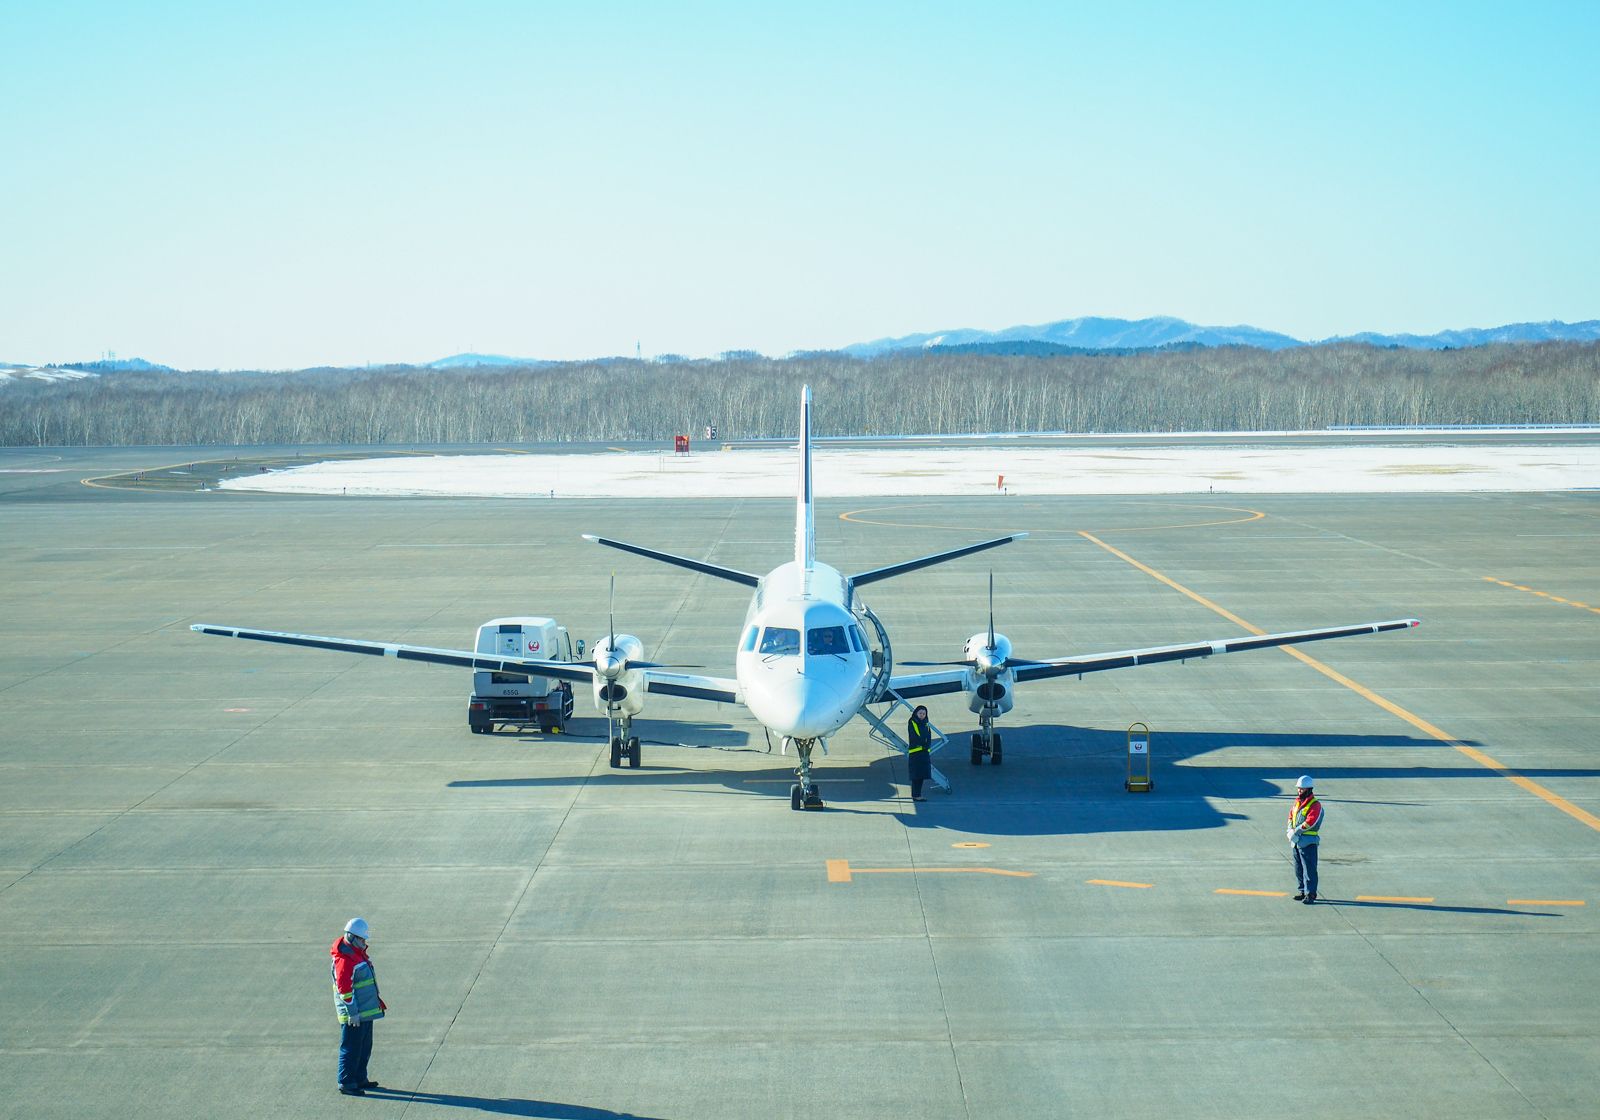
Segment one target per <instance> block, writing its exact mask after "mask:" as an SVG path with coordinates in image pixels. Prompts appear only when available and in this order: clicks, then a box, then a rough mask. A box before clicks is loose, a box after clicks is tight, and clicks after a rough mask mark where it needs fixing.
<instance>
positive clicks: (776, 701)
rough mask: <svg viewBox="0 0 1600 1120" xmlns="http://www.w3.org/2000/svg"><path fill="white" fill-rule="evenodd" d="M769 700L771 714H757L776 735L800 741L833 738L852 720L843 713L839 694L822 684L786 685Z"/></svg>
mask: <svg viewBox="0 0 1600 1120" xmlns="http://www.w3.org/2000/svg"><path fill="white" fill-rule="evenodd" d="M769 700H770V710H769V711H768V712H766V713H765V714H764V715H763V713H760V712H758V713H756V714H757V715H758V716H763V719H764V721H765V722H766V723H767V724H768V726H770V727H771V728H772V729H773V730H774V731H778V732H781V733H782V734H784V735H788V736H790V737H792V738H796V739H814V738H816V737H817V736H819V735H831V734H832V733H833V732H835V731H837V730H838V729H839V728H840V727H841V726H843V724H844V721H845V720H846V719H848V718H849V714H848V713H845V712H843V711H842V709H843V708H844V706H845V705H844V701H843V698H841V697H840V695H839V693H838V690H837V689H833V688H829V687H827V686H826V685H824V684H822V683H821V682H818V681H811V680H805V679H804V678H799V679H796V680H792V681H785V682H784V683H783V684H781V685H779V686H778V687H776V688H774V689H773V690H772V692H771V693H770V695H769Z"/></svg>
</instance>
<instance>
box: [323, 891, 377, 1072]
mask: <svg viewBox="0 0 1600 1120" xmlns="http://www.w3.org/2000/svg"><path fill="white" fill-rule="evenodd" d="M329 953H330V954H331V955H332V956H333V1009H334V1012H335V1014H337V1015H338V1016H339V1092H341V1093H344V1094H345V1095H346V1096H351V1097H360V1096H365V1095H366V1091H367V1090H368V1089H376V1088H378V1087H379V1086H378V1083H377V1082H376V1081H370V1080H368V1079H367V1060H368V1059H369V1058H371V1057H372V1024H373V1022H374V1021H375V1020H377V1019H381V1018H383V1013H384V1012H385V1011H387V1010H388V1009H389V1008H388V1005H386V1004H385V1003H384V1002H383V999H382V998H381V997H380V996H379V995H378V977H377V974H376V973H375V972H373V970H372V961H371V960H370V959H369V958H368V957H367V923H366V922H365V921H364V920H362V919H361V918H351V919H350V920H349V921H348V922H346V923H345V927H344V936H343V937H341V938H339V940H337V941H335V942H334V943H333V948H332V949H330V950H329Z"/></svg>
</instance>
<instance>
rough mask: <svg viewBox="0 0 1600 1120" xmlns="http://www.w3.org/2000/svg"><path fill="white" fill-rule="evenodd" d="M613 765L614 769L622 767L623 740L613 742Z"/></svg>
mask: <svg viewBox="0 0 1600 1120" xmlns="http://www.w3.org/2000/svg"><path fill="white" fill-rule="evenodd" d="M611 765H612V767H613V768H615V767H619V766H621V765H622V740H621V739H612V740H611Z"/></svg>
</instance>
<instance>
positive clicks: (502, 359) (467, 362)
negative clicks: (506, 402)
mask: <svg viewBox="0 0 1600 1120" xmlns="http://www.w3.org/2000/svg"><path fill="white" fill-rule="evenodd" d="M554 364H555V363H554V362H541V361H539V360H538V359H537V358H510V357H507V356H506V355H504V354H452V355H450V356H449V357H448V358H440V359H439V360H438V361H436V362H429V363H428V364H427V366H426V368H428V369H472V368H473V367H475V366H529V367H532V368H533V369H543V368H544V367H545V366H548V365H554Z"/></svg>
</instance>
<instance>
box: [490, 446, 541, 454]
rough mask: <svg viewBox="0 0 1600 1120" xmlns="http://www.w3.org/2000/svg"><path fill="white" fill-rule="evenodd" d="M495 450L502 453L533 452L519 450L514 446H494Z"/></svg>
mask: <svg viewBox="0 0 1600 1120" xmlns="http://www.w3.org/2000/svg"><path fill="white" fill-rule="evenodd" d="M495 450H496V451H498V452H500V453H501V454H503V455H532V454H533V452H531V451H520V450H518V449H517V448H515V447H497V448H495Z"/></svg>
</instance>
